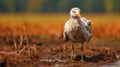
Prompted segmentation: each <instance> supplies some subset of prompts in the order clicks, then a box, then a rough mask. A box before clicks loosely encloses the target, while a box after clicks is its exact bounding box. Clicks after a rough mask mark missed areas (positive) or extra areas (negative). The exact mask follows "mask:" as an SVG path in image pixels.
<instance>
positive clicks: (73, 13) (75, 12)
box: [70, 7, 81, 18]
mask: <svg viewBox="0 0 120 67" xmlns="http://www.w3.org/2000/svg"><path fill="white" fill-rule="evenodd" d="M70 17H73V18H81V15H80V9H79V8H77V7H74V8H72V9H71V10H70Z"/></svg>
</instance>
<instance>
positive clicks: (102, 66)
mask: <svg viewBox="0 0 120 67" xmlns="http://www.w3.org/2000/svg"><path fill="white" fill-rule="evenodd" d="M116 58H117V59H120V55H116ZM99 67H120V60H118V61H117V62H115V63H114V64H111V65H100V66H99Z"/></svg>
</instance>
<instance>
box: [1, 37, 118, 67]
mask: <svg viewBox="0 0 120 67" xmlns="http://www.w3.org/2000/svg"><path fill="white" fill-rule="evenodd" d="M92 42H93V41H92ZM92 42H90V43H89V44H87V43H86V44H85V47H84V62H82V61H81V60H80V59H81V56H80V55H81V45H79V44H76V45H75V57H74V59H73V60H72V59H71V50H72V49H71V43H70V42H67V43H66V42H64V41H63V40H62V37H60V38H55V37H54V36H52V37H49V38H44V39H43V38H42V39H41V37H40V36H39V37H38V36H37V37H34V36H28V37H27V39H24V38H23V39H21V38H20V37H15V38H13V37H12V36H1V37H0V46H1V47H0V67H28V66H29V67H99V65H101V64H109V63H114V62H116V61H117V60H119V58H117V57H116V55H119V54H120V49H119V48H114V47H109V46H110V45H109V46H105V44H109V43H111V42H106V43H105V42H104V41H103V42H100V43H99V42H96V43H92ZM99 44H100V45H102V46H101V47H99V48H98V47H97V46H99ZM114 44H116V45H118V46H119V44H120V43H119V42H118V43H116V42H115V43H113V45H114ZM20 45H21V46H20Z"/></svg>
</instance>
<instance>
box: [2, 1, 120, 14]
mask: <svg viewBox="0 0 120 67" xmlns="http://www.w3.org/2000/svg"><path fill="white" fill-rule="evenodd" d="M119 2H120V1H119V0H91V1H89V0H0V12H3V13H19V12H23V13H27V12H33V13H36V12H37V13H40V12H69V10H70V9H71V8H72V7H79V8H81V10H82V13H97V12H100V13H113V12H116V13H117V12H120V8H119Z"/></svg>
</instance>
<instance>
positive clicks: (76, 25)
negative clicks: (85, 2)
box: [63, 7, 92, 60]
mask: <svg viewBox="0 0 120 67" xmlns="http://www.w3.org/2000/svg"><path fill="white" fill-rule="evenodd" d="M63 37H64V40H65V41H71V42H72V53H71V58H73V56H74V43H81V44H82V54H81V60H83V54H84V53H83V50H84V42H89V41H90V39H91V37H92V28H91V21H90V20H87V19H86V18H84V17H81V15H80V9H79V8H77V7H74V8H72V9H71V10H70V19H69V20H68V21H67V22H66V23H65V26H64V32H63Z"/></svg>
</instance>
